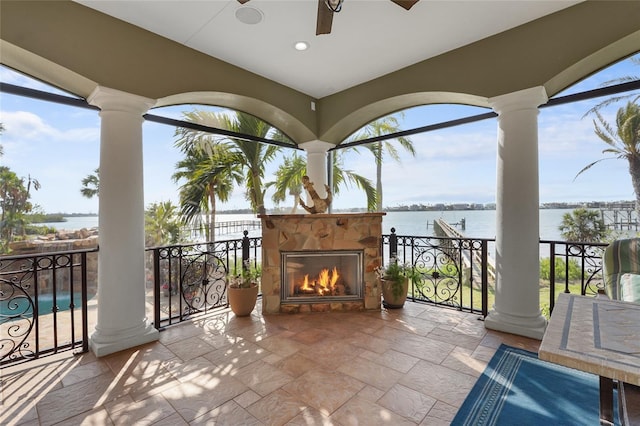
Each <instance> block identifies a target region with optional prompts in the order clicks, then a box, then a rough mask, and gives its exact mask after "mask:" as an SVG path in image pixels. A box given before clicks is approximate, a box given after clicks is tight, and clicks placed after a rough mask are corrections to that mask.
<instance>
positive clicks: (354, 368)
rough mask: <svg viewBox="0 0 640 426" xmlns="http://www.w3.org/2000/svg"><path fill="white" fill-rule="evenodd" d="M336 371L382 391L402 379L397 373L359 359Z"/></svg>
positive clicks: (400, 374)
mask: <svg viewBox="0 0 640 426" xmlns="http://www.w3.org/2000/svg"><path fill="white" fill-rule="evenodd" d="M337 371H339V372H340V373H343V374H347V375H349V376H351V377H353V378H355V379H358V380H359V381H361V382H362V383H366V384H368V385H371V386H374V387H376V388H378V389H381V390H383V391H387V390H389V389H390V388H391V387H392V386H393V385H394V384H395V383H397V382H398V380H400V378H401V377H402V373H400V372H399V371H396V370H394V369H392V368H388V367H382V366H381V365H380V364H376V363H375V362H371V361H369V360H366V359H364V358H360V357H358V358H357V359H356V360H355V361H354V362H353V363H351V364H345V365H343V366H341V367H340V368H338V370H337Z"/></svg>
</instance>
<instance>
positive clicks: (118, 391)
mask: <svg viewBox="0 0 640 426" xmlns="http://www.w3.org/2000/svg"><path fill="white" fill-rule="evenodd" d="M125 394H126V392H125V390H124V386H123V384H122V383H119V382H118V381H117V380H116V378H115V376H114V375H113V374H111V373H108V374H103V375H101V376H98V377H94V378H92V379H87V380H84V381H82V382H78V383H75V384H73V385H71V386H66V387H63V388H60V389H56V390H54V391H51V392H49V393H48V394H47V395H45V396H44V397H43V398H42V399H41V400H40V401H39V402H37V403H36V407H37V409H38V415H39V416H40V421H41V423H42V424H43V425H51V424H55V423H58V422H60V421H62V420H65V419H67V418H69V417H72V416H75V415H78V414H81V413H84V412H88V411H91V410H93V409H94V408H98V407H100V406H101V405H103V404H104V403H106V402H109V401H112V400H114V399H116V398H118V397H120V396H123V395H125Z"/></svg>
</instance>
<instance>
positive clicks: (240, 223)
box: [215, 219, 262, 235]
mask: <svg viewBox="0 0 640 426" xmlns="http://www.w3.org/2000/svg"><path fill="white" fill-rule="evenodd" d="M261 228H262V221H260V220H258V219H256V220H232V221H228V222H216V225H215V230H216V235H226V234H236V233H238V232H242V231H251V230H253V229H261Z"/></svg>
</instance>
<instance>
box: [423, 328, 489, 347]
mask: <svg viewBox="0 0 640 426" xmlns="http://www.w3.org/2000/svg"><path fill="white" fill-rule="evenodd" d="M454 330H455V329H454ZM454 330H445V329H443V328H440V327H436V328H435V329H434V330H433V331H432V332H431V333H429V338H430V339H434V340H438V341H440V342H446V343H451V344H452V345H456V346H462V347H464V348H468V349H471V350H473V349H475V348H476V347H477V346H478V345H479V344H480V342H481V341H482V338H481V337H477V336H470V335H468V334H463V333H457V332H456V331H454Z"/></svg>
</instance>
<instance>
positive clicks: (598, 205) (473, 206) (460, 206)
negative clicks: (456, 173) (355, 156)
mask: <svg viewBox="0 0 640 426" xmlns="http://www.w3.org/2000/svg"><path fill="white" fill-rule="evenodd" d="M539 208H540V210H544V209H577V208H587V209H612V208H616V209H631V210H633V209H635V201H629V200H620V201H581V202H575V203H542V204H540V206H539ZM495 209H496V205H495V203H486V204H480V203H438V204H429V205H426V204H411V205H399V206H394V207H385V208H384V209H383V211H385V212H405V211H406V212H421V211H435V212H439V211H470V210H495ZM290 211H291V209H290V208H284V207H283V208H273V209H267V213H268V214H287V213H289V212H290ZM333 211H334V212H340V213H359V212H366V211H367V210H366V209H364V208H357V207H353V208H342V209H333ZM216 214H221V215H222V214H254V212H253V211H252V210H251V209H229V210H218V211H217V212H216ZM45 216H47V217H56V216H58V217H62V220H46V221H43V222H65V221H66V220H64V218H66V217H98V214H97V213H50V214H49V213H48V214H46V215H45Z"/></svg>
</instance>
